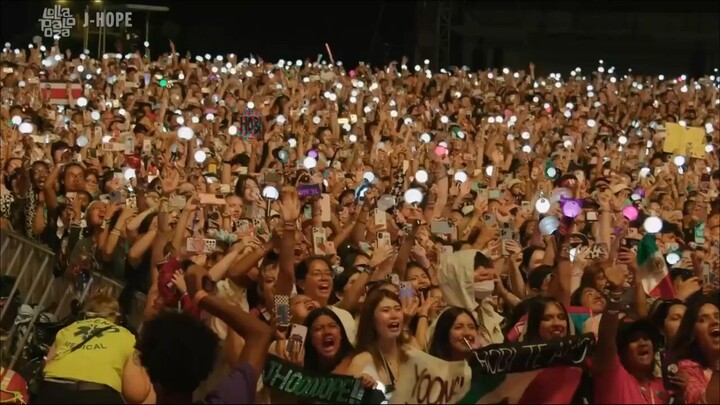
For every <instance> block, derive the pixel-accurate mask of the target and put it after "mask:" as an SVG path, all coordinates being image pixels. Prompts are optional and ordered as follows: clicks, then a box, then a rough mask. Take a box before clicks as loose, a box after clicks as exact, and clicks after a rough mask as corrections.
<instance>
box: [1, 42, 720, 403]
mask: <svg viewBox="0 0 720 405" xmlns="http://www.w3.org/2000/svg"><path fill="white" fill-rule="evenodd" d="M37 45H39V44H37ZM37 45H36V46H31V47H29V48H28V49H19V50H18V49H16V50H13V49H12V48H11V47H10V45H9V44H6V47H5V49H4V50H3V53H2V62H1V64H2V72H1V73H0V80H2V91H1V99H2V106H1V110H0V118H1V120H2V124H0V129H1V131H2V132H1V136H2V148H1V153H0V158H1V159H2V173H1V176H2V181H0V183H1V187H2V196H1V198H0V214H1V219H0V226H1V227H2V230H3V232H15V233H17V234H22V235H23V236H24V237H25V238H27V239H30V240H34V241H37V242H39V243H42V244H44V245H47V247H48V248H50V249H51V250H53V251H54V252H55V253H56V258H57V265H56V269H55V276H56V277H64V278H66V279H67V280H69V281H71V282H72V283H73V285H75V286H76V288H77V290H78V292H80V291H83V288H84V287H85V286H87V285H88V282H89V280H91V279H92V278H93V277H97V276H99V275H102V276H104V277H111V278H115V279H118V280H120V281H122V283H123V284H124V289H123V290H122V291H121V292H113V291H109V290H107V289H101V290H97V291H91V292H90V293H89V294H84V295H83V294H78V297H80V298H79V300H80V302H79V305H81V306H82V311H81V313H80V314H79V315H78V318H77V319H76V320H74V322H73V323H71V324H70V325H69V326H67V327H66V328H64V329H63V330H61V331H60V332H59V333H58V334H57V337H56V340H55V343H54V344H53V346H52V347H51V348H50V351H49V353H48V355H47V359H46V362H45V366H44V371H43V377H44V378H43V379H41V380H40V381H38V384H37V388H36V389H35V390H33V392H32V395H31V398H30V403H59V402H65V403H192V401H193V400H194V401H199V400H204V401H205V402H207V403H311V402H314V400H311V399H308V397H307V396H303V395H301V394H299V393H297V392H295V393H293V391H292V389H283V388H288V387H286V386H285V385H286V384H285V383H283V384H275V382H274V381H273V378H269V377H268V375H269V373H271V372H272V370H271V369H269V368H268V364H269V361H270V359H273V361H274V362H275V363H273V364H275V365H277V364H283V365H287V366H288V367H294V369H296V370H302V372H304V373H307V374H308V375H318V376H330V375H337V376H349V377H351V378H354V379H357V380H358V381H360V382H361V388H362V389H364V390H365V392H366V393H369V394H366V395H364V396H362V395H361V397H362V398H363V400H362V401H363V402H364V403H382V402H385V401H389V402H390V403H393V402H394V401H398V400H399V397H400V396H401V394H400V392H401V391H407V384H412V382H411V381H413V379H415V378H416V376H415V375H410V373H407V368H405V367H404V365H405V364H407V363H408V361H410V359H411V358H415V357H414V356H417V354H416V353H417V352H418V351H419V352H424V353H426V354H427V355H429V356H432V357H433V358H435V359H438V361H443V362H448V364H456V363H458V362H459V363H461V366H462V362H465V363H466V367H467V368H468V369H473V364H472V362H473V359H474V358H475V356H473V353H478V351H482V350H483V348H487V347H492V346H493V345H501V346H502V345H505V346H507V345H509V344H538V345H540V344H544V343H550V342H553V341H563V340H567V339H569V338H571V337H572V336H574V335H583V334H591V335H592V337H593V342H594V344H593V348H594V353H593V354H592V356H591V357H590V358H588V359H587V361H583V362H581V363H579V364H575V365H572V366H568V365H563V366H557V365H556V366H552V367H555V368H562V369H570V368H572V369H574V370H576V371H577V374H573V377H572V378H564V379H555V380H553V381H551V382H549V384H550V385H551V386H552V388H554V389H556V390H558V391H566V392H570V395H569V396H568V397H567V398H564V402H560V403H582V402H584V403H597V404H601V403H628V404H629V403H647V404H651V403H652V404H661V403H682V402H684V403H719V402H720V314H719V312H718V306H719V303H718V301H719V296H718V287H719V284H718V280H719V279H720V277H719V275H720V252H719V250H720V204H719V201H720V200H719V199H718V195H719V190H720V171H719V165H718V156H719V155H718V149H719V148H720V114H718V108H719V107H718V103H719V100H718V80H720V78H718V77H715V76H707V77H702V78H690V77H685V76H681V77H669V76H668V77H663V76H657V77H645V76H642V75H636V74H634V73H632V72H629V73H627V74H624V73H620V72H617V71H616V69H615V68H614V67H612V66H609V65H606V64H604V63H603V61H600V62H599V66H597V67H595V68H593V69H591V71H586V70H581V69H580V68H577V69H575V70H573V71H572V72H570V74H564V73H563V74H561V73H547V72H544V73H542V74H540V73H539V72H538V71H536V68H535V66H534V65H533V64H532V63H530V64H529V66H528V67H527V69H520V70H517V71H512V70H510V69H507V68H504V69H491V70H478V71H474V70H472V69H470V68H467V67H449V68H447V69H440V70H439V71H431V70H430V68H429V61H420V62H423V63H421V64H418V65H413V64H411V63H410V62H409V61H408V60H407V59H406V58H403V59H402V60H401V61H400V62H399V63H398V62H395V61H393V62H391V63H390V64H389V65H387V66H382V67H376V66H370V65H369V64H364V63H360V64H359V66H357V67H355V68H349V67H345V66H343V65H342V63H341V62H336V61H334V60H331V61H324V60H320V59H318V60H316V61H310V60H305V61H302V60H298V61H296V62H295V61H284V60H280V61H278V62H268V61H263V60H260V59H256V58H255V57H252V56H251V57H248V58H242V57H238V56H236V55H232V54H231V55H220V56H217V57H214V56H211V55H204V56H203V55H200V56H195V57H191V56H190V55H188V56H187V57H184V58H183V57H181V56H180V55H179V54H178V53H177V52H176V50H175V47H174V45H173V44H172V43H170V44H169V51H168V52H165V53H163V54H160V55H153V56H151V53H150V49H149V48H148V49H146V50H145V52H134V53H130V54H127V55H122V54H105V55H101V56H98V55H95V56H91V55H90V54H89V52H87V51H86V52H85V53H81V54H79V55H78V54H75V53H73V52H71V51H70V50H61V49H60V46H59V44H58V42H55V43H54V44H53V45H52V46H48V47H47V48H45V47H44V46H37ZM146 46H147V44H146ZM153 50H155V48H153ZM717 74H718V73H717V72H715V75H717ZM51 83H52V86H50V84H51ZM58 84H60V85H58ZM58 86H60V87H58ZM677 126H679V127H680V129H681V131H686V132H687V134H685V133H681V134H680V136H679V138H678V135H677ZM698 131H701V136H700V137H699V138H698V137H696V136H695V134H697V133H698ZM691 133H692V134H693V136H692V137H691V136H690V134H691ZM678 139H680V141H678ZM670 143H672V144H673V145H675V144H678V145H680V147H676V148H675V149H670V148H669V147H668V146H669V145H670ZM698 149H700V152H701V153H699V152H697V150H698ZM138 292H139V293H143V294H145V295H146V297H147V299H146V301H145V308H144V311H140V312H142V313H133V311H136V310H135V309H134V308H136V305H134V304H135V300H136V299H137V294H136V293H138ZM83 297H84V298H83ZM133 316H139V317H141V318H142V324H141V325H130V324H129V323H128V322H127V319H130V318H131V317H133ZM278 362H279V363H278ZM443 364H445V363H443ZM431 371H432V370H431ZM263 372H265V375H264V377H263ZM482 378H483V377H478V378H476V377H475V376H473V379H472V380H473V384H475V383H476V382H478V381H482ZM338 381H340V380H338ZM343 381H344V380H343ZM285 382H287V381H285ZM287 385H290V384H287ZM403 385H406V387H403ZM464 389H465V391H470V390H471V389H472V387H470V384H467V387H465V388H464ZM518 389H519V388H518ZM4 390H5V389H4ZM308 390H309V389H308ZM534 392H536V391H532V390H528V391H527V392H525V393H524V394H523V398H524V399H525V400H526V401H527V402H530V403H550V402H547V401H549V400H548V399H547V398H544V397H540V396H539V395H540V394H539V391H537V392H538V394H537V395H538V396H533V395H534ZM395 393H398V394H397V396H395V397H394V394H395ZM305 394H307V392H306V393H305ZM328 395H329V394H328ZM347 403H359V402H347ZM555 403H558V402H555Z"/></svg>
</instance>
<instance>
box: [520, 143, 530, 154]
mask: <svg viewBox="0 0 720 405" xmlns="http://www.w3.org/2000/svg"><path fill="white" fill-rule="evenodd" d="M522 151H523V152H524V153H530V152H532V147H531V146H530V145H527V144H525V145H523V146H522Z"/></svg>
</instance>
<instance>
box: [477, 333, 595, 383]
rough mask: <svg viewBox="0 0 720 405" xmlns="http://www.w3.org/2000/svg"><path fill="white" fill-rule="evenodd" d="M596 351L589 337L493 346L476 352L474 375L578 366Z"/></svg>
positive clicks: (590, 336)
mask: <svg viewBox="0 0 720 405" xmlns="http://www.w3.org/2000/svg"><path fill="white" fill-rule="evenodd" d="M594 349H595V337H594V336H593V335H592V334H588V335H583V336H576V337H570V338H566V339H562V340H556V341H551V342H544V343H536V344H496V345H491V346H487V347H484V348H482V349H479V350H475V352H474V353H473V356H471V357H470V360H469V362H470V365H471V366H472V369H473V376H476V375H488V374H490V375H495V374H507V373H519V372H523V371H532V370H539V369H541V368H546V367H552V366H578V367H579V366H581V365H582V363H583V362H584V361H585V359H586V358H587V357H588V356H590V355H591V354H592V352H593V350H594Z"/></svg>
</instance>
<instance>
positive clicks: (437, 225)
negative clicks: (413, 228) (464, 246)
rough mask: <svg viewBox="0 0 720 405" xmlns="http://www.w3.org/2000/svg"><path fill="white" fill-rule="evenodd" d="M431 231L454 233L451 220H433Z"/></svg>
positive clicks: (445, 233) (444, 233)
mask: <svg viewBox="0 0 720 405" xmlns="http://www.w3.org/2000/svg"><path fill="white" fill-rule="evenodd" d="M430 231H431V232H432V233H433V234H441V235H449V234H451V233H452V225H451V224H450V221H447V220H443V221H432V223H431V224H430Z"/></svg>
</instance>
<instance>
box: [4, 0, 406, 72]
mask: <svg viewBox="0 0 720 405" xmlns="http://www.w3.org/2000/svg"><path fill="white" fill-rule="evenodd" d="M112 3H127V2H113V1H108V0H105V1H104V4H112ZM129 3H133V1H130V2H129ZM134 3H137V4H145V5H163V6H167V7H170V12H169V13H158V14H153V15H151V20H150V21H151V37H150V42H151V47H154V48H157V49H158V50H159V51H166V50H167V40H168V39H169V38H168V36H167V34H168V33H171V34H172V39H173V41H174V42H175V44H176V46H177V49H178V52H180V53H181V54H183V55H184V53H185V52H186V51H188V50H189V51H191V52H195V53H198V52H202V53H205V52H209V53H211V54H213V55H215V54H218V53H230V52H233V53H236V54H238V55H245V56H247V55H248V54H250V53H253V54H256V55H257V54H258V53H260V55H261V56H262V57H264V58H265V59H268V60H272V61H276V60H277V59H279V58H285V59H292V60H295V59H297V58H306V57H310V58H312V59H314V58H316V57H317V54H318V53H323V54H325V45H324V44H325V42H329V43H330V46H331V49H332V52H333V56H334V57H335V59H336V60H344V61H346V63H352V62H356V61H357V60H366V61H370V60H372V59H375V60H377V61H385V58H386V56H387V57H391V56H390V55H392V57H393V58H397V59H399V58H400V57H401V56H402V54H404V53H410V52H412V50H413V47H414V43H415V31H414V20H415V16H414V15H415V14H414V7H415V3H414V2H407V1H406V2H397V1H386V2H383V1H363V2H357V3H351V4H348V3H343V2H339V1H316V2H310V1H292V2H291V1H157V0H156V1H145V0H138V1H134ZM53 4H56V3H55V2H51V1H7V0H3V1H2V2H0V7H1V12H0V15H1V18H2V26H1V28H2V36H1V39H2V41H3V42H6V41H11V42H12V43H13V47H15V46H20V45H21V44H22V45H25V46H26V44H27V43H29V42H30V40H31V38H32V36H33V35H37V34H38V32H39V24H38V23H37V19H38V18H40V17H41V16H42V12H43V8H44V7H47V6H52V5H53ZM86 4H93V2H92V1H77V0H75V1H73V0H67V1H65V2H63V5H64V6H67V7H70V8H71V10H72V11H73V12H80V11H82V10H83V9H84V7H85V5H86ZM144 25H145V20H144V14H143V13H142V12H137V11H136V12H134V14H133V28H137V29H139V30H140V32H143V33H144ZM143 35H144V34H143ZM373 38H374V40H373ZM46 42H49V41H46ZM90 42H91V43H92V40H91V41H90ZM110 42H111V41H108V45H107V50H108V51H110V50H111V44H110ZM62 43H63V44H67V43H72V45H76V44H75V43H74V41H72V40H63V42H62ZM95 44H96V42H95ZM141 44H142V39H140V40H138V41H136V46H137V45H141ZM71 47H73V46H71ZM76 47H77V49H78V50H79V49H80V47H81V42H78V43H77V45H76ZM73 48H74V47H73ZM96 48H97V45H95V49H96ZM90 49H91V51H92V50H93V47H90ZM324 58H326V59H327V56H326V55H324Z"/></svg>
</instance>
